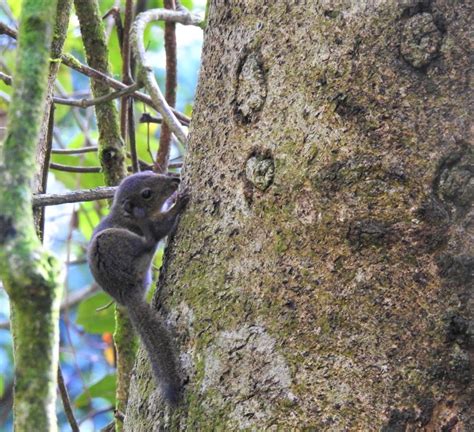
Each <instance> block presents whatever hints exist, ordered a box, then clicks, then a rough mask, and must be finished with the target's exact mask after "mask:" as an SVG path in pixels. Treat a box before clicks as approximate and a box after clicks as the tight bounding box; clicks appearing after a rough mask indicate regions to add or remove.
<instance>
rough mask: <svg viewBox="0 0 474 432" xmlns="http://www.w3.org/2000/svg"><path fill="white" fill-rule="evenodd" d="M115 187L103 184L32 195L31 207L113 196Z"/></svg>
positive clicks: (95, 199)
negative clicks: (94, 186)
mask: <svg viewBox="0 0 474 432" xmlns="http://www.w3.org/2000/svg"><path fill="white" fill-rule="evenodd" d="M116 189H117V187H116V186H103V187H98V188H95V189H83V190H77V191H72V192H66V193H62V194H41V195H33V207H46V206H52V205H60V204H69V203H76V202H84V201H97V200H101V199H109V198H112V197H113V196H114V194H115V190H116Z"/></svg>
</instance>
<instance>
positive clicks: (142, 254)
mask: <svg viewBox="0 0 474 432" xmlns="http://www.w3.org/2000/svg"><path fill="white" fill-rule="evenodd" d="M179 183H180V180H179V178H177V177H172V176H167V175H160V174H155V173H153V172H151V171H144V172H140V173H136V174H133V175H131V176H129V177H126V178H125V179H124V180H123V181H122V182H121V183H120V185H119V187H118V189H117V191H116V193H115V196H114V200H113V204H112V207H111V209H110V213H109V215H108V216H106V217H105V218H104V219H103V220H102V221H101V222H100V223H99V225H98V226H97V227H96V229H95V230H94V232H93V234H92V239H91V242H90V244H89V247H88V251H87V258H88V262H89V267H90V270H91V272H92V275H93V277H94V279H95V280H96V282H97V283H98V284H99V285H100V286H101V287H102V289H103V290H104V291H105V292H106V293H108V294H109V295H110V296H111V297H112V298H113V299H114V300H115V301H116V302H117V303H118V304H120V305H122V306H125V308H126V309H127V312H128V315H129V317H130V321H131V322H132V325H133V327H134V328H135V330H136V332H137V333H138V335H139V336H140V338H141V340H142V343H143V345H144V346H145V349H146V351H147V353H148V357H149V359H150V362H151V365H152V369H153V373H154V376H155V378H156V381H157V382H158V385H159V387H160V389H161V392H162V394H163V397H164V399H165V400H166V401H167V402H168V403H169V405H171V406H176V405H177V404H178V402H179V399H180V391H181V384H180V377H179V373H178V366H177V362H176V360H175V357H174V354H173V350H172V344H171V337H170V334H169V332H168V330H167V328H166V327H165V324H164V323H163V322H162V321H161V319H160V317H159V316H158V314H157V313H156V312H155V311H154V310H153V309H152V307H151V306H150V305H149V304H148V303H147V302H146V300H145V294H146V291H147V288H148V285H150V283H151V264H152V259H153V256H154V254H155V251H156V248H157V245H158V242H159V241H160V240H161V239H163V238H164V237H166V236H167V235H168V234H169V233H170V232H171V231H172V229H173V227H174V226H175V224H176V220H177V218H178V216H179V215H180V214H181V213H182V211H183V209H184V208H185V206H186V204H187V202H188V201H189V196H188V194H187V193H186V192H184V193H179V194H177V198H176V200H175V203H174V205H173V206H172V207H171V208H170V209H169V210H168V211H163V210H162V209H163V206H164V205H165V203H166V201H168V200H169V199H170V198H171V197H172V196H173V195H174V194H175V192H176V191H177V189H178V186H179Z"/></svg>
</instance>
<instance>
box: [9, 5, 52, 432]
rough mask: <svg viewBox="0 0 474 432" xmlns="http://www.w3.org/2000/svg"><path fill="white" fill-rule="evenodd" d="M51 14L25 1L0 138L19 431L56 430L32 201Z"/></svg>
mask: <svg viewBox="0 0 474 432" xmlns="http://www.w3.org/2000/svg"><path fill="white" fill-rule="evenodd" d="M55 16H56V2H55V1H39V0H34V1H30V0H26V1H25V2H24V3H23V7H22V12H21V17H20V29H19V34H18V54H17V68H16V73H15V78H14V92H13V97H12V102H11V105H10V109H9V116H8V118H9V122H8V135H7V138H6V140H5V142H3V143H2V144H0V276H1V278H2V281H3V285H4V287H5V289H6V291H7V293H8V295H9V297H10V302H11V312H12V313H11V329H12V334H13V345H14V360H15V398H14V422H15V429H16V430H19V431H23V430H25V431H26V430H37V431H45V432H46V431H54V430H56V429H57V425H56V416H55V401H56V373H57V367H58V343H59V329H58V315H59V301H60V298H61V283H60V282H61V281H60V272H59V266H58V264H57V262H56V260H55V259H54V258H53V257H52V256H51V255H50V254H48V253H47V252H46V251H44V250H43V249H42V247H41V244H40V242H39V240H38V238H37V236H36V234H35V228H34V223H33V212H32V206H31V197H32V192H31V184H32V181H33V176H34V172H35V170H36V165H35V149H36V142H37V139H38V132H39V124H40V121H41V116H42V114H43V107H44V102H45V92H46V84H47V77H48V65H49V53H50V45H51V40H52V36H53V25H54V18H55Z"/></svg>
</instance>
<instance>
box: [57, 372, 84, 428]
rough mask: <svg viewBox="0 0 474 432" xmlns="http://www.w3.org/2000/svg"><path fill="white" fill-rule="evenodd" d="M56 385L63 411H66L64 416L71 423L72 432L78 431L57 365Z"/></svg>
mask: <svg viewBox="0 0 474 432" xmlns="http://www.w3.org/2000/svg"><path fill="white" fill-rule="evenodd" d="M58 387H59V394H60V395H61V399H62V401H63V407H64V412H65V413H66V417H67V419H68V421H69V424H70V425H71V430H72V431H73V432H80V429H79V426H78V424H77V421H76V417H74V411H73V410H72V406H71V400H70V399H69V393H68V391H67V387H66V383H65V382H64V376H63V372H62V370H61V366H58Z"/></svg>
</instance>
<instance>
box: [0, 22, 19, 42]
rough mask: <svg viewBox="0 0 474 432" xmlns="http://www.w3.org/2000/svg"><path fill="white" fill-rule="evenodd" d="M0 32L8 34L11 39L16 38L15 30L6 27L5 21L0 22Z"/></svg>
mask: <svg viewBox="0 0 474 432" xmlns="http://www.w3.org/2000/svg"><path fill="white" fill-rule="evenodd" d="M0 34H4V35H7V36H10V37H11V38H12V39H16V35H17V31H16V30H15V29H12V28H11V27H8V26H7V25H6V24H5V23H2V22H0Z"/></svg>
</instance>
